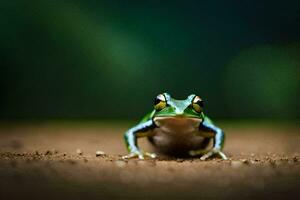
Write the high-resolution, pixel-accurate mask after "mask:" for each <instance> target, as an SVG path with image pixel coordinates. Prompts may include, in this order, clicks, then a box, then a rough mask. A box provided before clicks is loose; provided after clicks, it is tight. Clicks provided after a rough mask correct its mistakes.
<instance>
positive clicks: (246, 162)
mask: <svg viewBox="0 0 300 200" xmlns="http://www.w3.org/2000/svg"><path fill="white" fill-rule="evenodd" d="M241 162H243V163H244V164H249V161H248V160H247V159H241Z"/></svg>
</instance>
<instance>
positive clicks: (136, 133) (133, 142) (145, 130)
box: [122, 120, 156, 159]
mask: <svg viewBox="0 0 300 200" xmlns="http://www.w3.org/2000/svg"><path fill="white" fill-rule="evenodd" d="M154 128H155V124H154V122H153V121H152V120H148V121H146V122H142V123H140V124H138V125H136V126H134V127H133V128H131V129H129V130H128V131H126V133H125V134H124V140H125V143H126V146H127V149H128V151H129V154H128V155H126V156H123V157H122V158H123V159H129V158H139V159H144V157H150V158H155V157H156V154H154V153H148V152H143V151H142V150H140V149H139V147H138V144H137V139H138V138H140V137H146V136H151V134H152V131H151V130H153V129H154Z"/></svg>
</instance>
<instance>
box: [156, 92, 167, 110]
mask: <svg viewBox="0 0 300 200" xmlns="http://www.w3.org/2000/svg"><path fill="white" fill-rule="evenodd" d="M166 106H167V101H166V97H165V95H163V94H159V95H157V97H156V98H155V99H154V108H155V110H162V109H164V108H165V107H166Z"/></svg>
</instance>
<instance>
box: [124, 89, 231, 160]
mask: <svg viewBox="0 0 300 200" xmlns="http://www.w3.org/2000/svg"><path fill="white" fill-rule="evenodd" d="M163 95H164V97H165V99H166V101H165V102H166V106H165V107H164V108H163V109H161V110H155V109H154V110H153V111H152V112H151V113H149V114H148V115H146V116H145V117H144V118H143V119H142V121H141V122H140V123H139V124H137V125H136V126H134V127H132V128H131V129H129V130H128V131H126V133H125V134H124V139H125V143H126V146H127V149H128V151H129V154H128V155H126V156H123V158H124V159H129V158H139V159H144V158H145V157H150V158H155V157H156V154H154V153H148V152H144V151H142V150H140V149H139V147H138V144H137V139H138V138H141V137H148V139H149V140H150V141H153V138H154V139H155V137H159V136H158V135H159V134H160V135H162V136H165V135H166V136H167V137H161V138H162V139H164V138H168V140H172V141H173V140H174V141H176V142H177V141H185V140H186V139H189V140H191V141H190V142H193V141H194V137H195V140H196V139H199V138H200V137H201V138H203V139H204V140H203V141H202V142H200V143H199V145H198V144H197V145H198V146H197V149H195V147H193V148H192V147H191V148H190V149H189V144H187V145H185V146H187V148H184V151H187V153H188V154H189V155H190V156H197V155H201V157H200V159H201V160H206V159H207V158H210V157H212V156H219V157H221V158H222V159H224V160H226V159H227V157H226V155H225V154H224V153H223V152H222V149H223V146H224V140H225V135H224V132H223V131H222V130H221V129H220V128H218V127H217V126H215V125H214V124H213V122H212V121H211V120H210V119H209V118H208V117H207V116H206V115H205V114H204V113H203V112H202V109H201V112H196V110H194V108H193V106H191V105H192V101H193V99H194V98H195V96H196V95H194V94H192V95H189V96H188V97H187V99H185V100H176V99H173V98H171V96H170V95H169V94H168V93H164V94H163ZM182 122H183V123H182ZM173 127H174V128H173ZM190 129H191V130H193V131H192V132H191V134H186V133H185V130H186V132H188V130H190ZM177 130H180V131H177ZM172 131H173V132H179V133H176V134H173V135H172V133H171V132H172ZM187 137H188V138H187ZM196 137H198V138H196ZM170 138H171V139H170ZM211 139H212V140H213V147H212V148H211V149H209V150H207V149H206V147H207V145H208V142H209V141H210V140H211ZM160 140H161V139H160ZM165 140H166V139H165ZM157 141H159V140H157ZM176 142H175V143H176ZM173 143H174V142H173ZM173 143H172V144H173ZM182 143H184V142H182ZM164 144H168V145H165V146H164ZM154 146H155V145H154ZM190 146H191V145H190ZM164 147H167V148H169V147H170V148H171V147H172V148H175V149H176V148H177V146H175V147H174V145H173V146H172V145H171V143H170V145H169V143H168V142H165V143H162V144H161V145H158V146H157V148H158V149H160V148H161V149H162V148H164ZM178 148H179V149H178ZM178 148H177V150H179V151H181V148H180V146H178Z"/></svg>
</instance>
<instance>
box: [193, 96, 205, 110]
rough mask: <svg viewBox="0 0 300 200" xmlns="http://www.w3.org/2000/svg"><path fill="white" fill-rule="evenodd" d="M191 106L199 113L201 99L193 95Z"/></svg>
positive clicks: (201, 106)
mask: <svg viewBox="0 0 300 200" xmlns="http://www.w3.org/2000/svg"><path fill="white" fill-rule="evenodd" d="M192 107H193V109H194V110H195V111H196V112H198V113H200V112H201V111H202V109H203V101H202V99H201V98H200V97H198V96H195V97H194V99H193V101H192Z"/></svg>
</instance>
